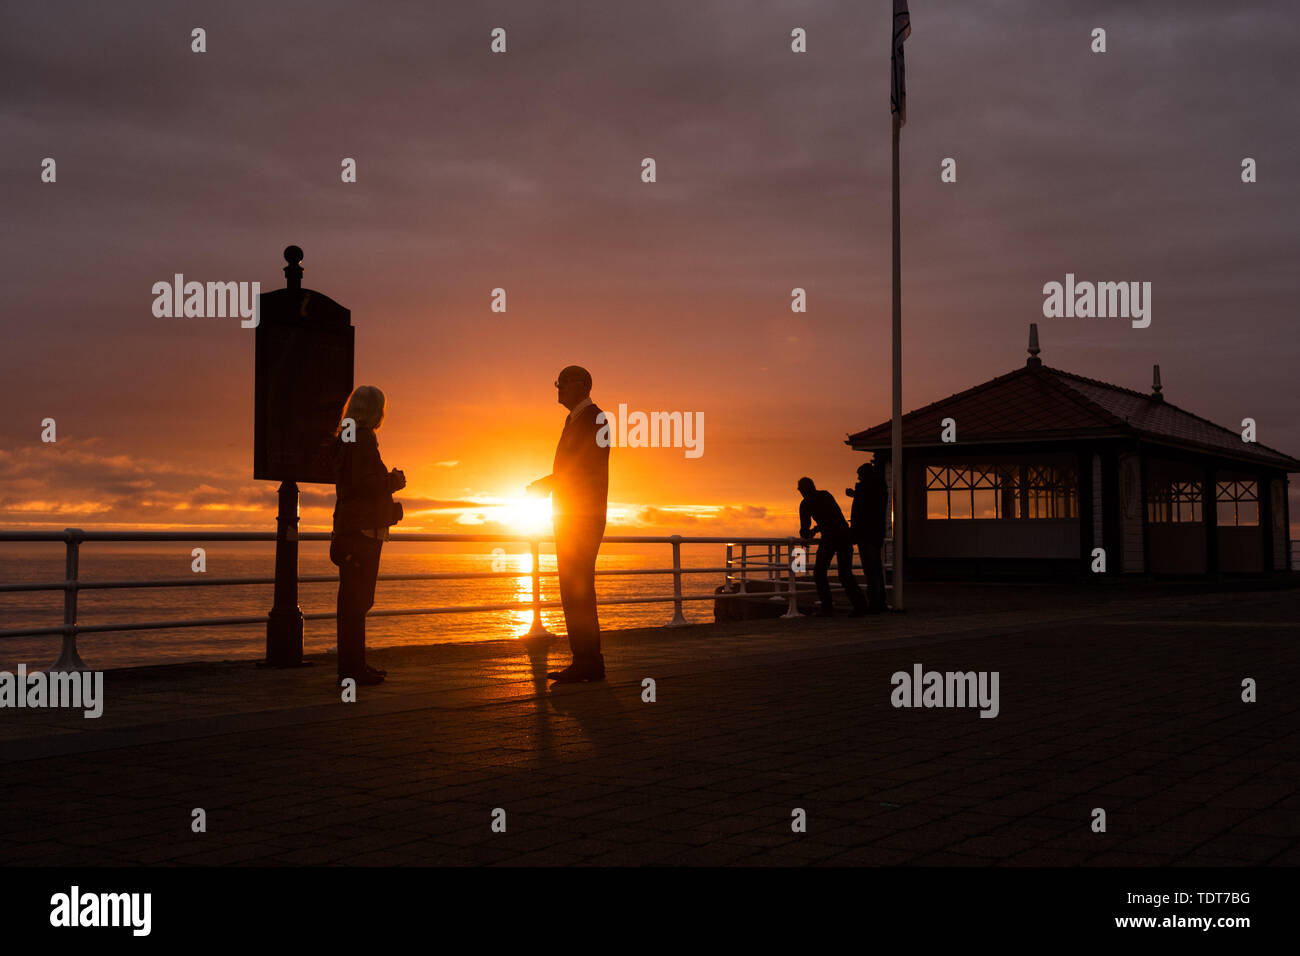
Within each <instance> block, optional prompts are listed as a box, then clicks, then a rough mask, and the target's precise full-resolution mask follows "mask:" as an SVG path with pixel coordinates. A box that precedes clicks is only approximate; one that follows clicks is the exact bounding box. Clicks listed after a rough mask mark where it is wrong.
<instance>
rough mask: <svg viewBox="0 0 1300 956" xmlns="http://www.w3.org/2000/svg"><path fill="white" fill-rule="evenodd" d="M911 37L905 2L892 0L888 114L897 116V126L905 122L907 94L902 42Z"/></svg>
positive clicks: (910, 24) (910, 26)
mask: <svg viewBox="0 0 1300 956" xmlns="http://www.w3.org/2000/svg"><path fill="white" fill-rule="evenodd" d="M911 35H912V21H911V18H910V17H909V16H908V13H907V0H894V45H893V47H892V48H891V51H890V54H889V65H890V81H891V82H890V88H889V112H890V113H891V114H893V113H897V114H898V125H899V126H902V125H903V124H904V123H906V122H907V92H906V91H905V90H904V89H903V41H904V40H906V39H907V38H908V37H909V36H911Z"/></svg>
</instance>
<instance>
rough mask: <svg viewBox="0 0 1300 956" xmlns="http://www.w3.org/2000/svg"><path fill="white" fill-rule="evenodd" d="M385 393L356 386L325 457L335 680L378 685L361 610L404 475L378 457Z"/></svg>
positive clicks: (366, 606)
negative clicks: (333, 569) (335, 588)
mask: <svg viewBox="0 0 1300 956" xmlns="http://www.w3.org/2000/svg"><path fill="white" fill-rule="evenodd" d="M384 404H385V400H384V393H383V392H381V391H380V390H379V389H377V388H375V387H374V386H373V385H360V386H358V387H357V388H356V389H355V390H354V391H353V392H352V394H351V395H350V396H348V401H347V405H346V406H344V409H343V416H342V418H341V420H340V421H339V427H338V430H337V431H336V432H335V435H334V442H333V444H332V445H331V446H330V460H331V462H332V464H333V469H334V487H335V491H336V493H337V496H338V500H337V502H336V503H335V505H334V533H333V534H332V535H331V536H330V560H331V561H333V562H334V563H335V564H336V565H338V568H339V601H338V635H339V638H338V639H339V680H342V679H343V678H345V677H351V678H353V679H355V680H356V682H357V683H358V684H378V683H380V682H381V681H383V679H384V676H385V673H386V672H385V671H383V670H380V669H378V668H375V667H368V666H367V665H366V612H367V611H369V610H370V608H371V607H372V606H373V605H374V603H375V580H376V578H377V577H378V576H379V552H380V550H381V549H382V548H383V546H384V541H385V540H387V538H388V528H389V526H390V525H394V524H396V523H397V522H399V521H401V520H402V506H401V504H400V503H398V502H395V501H393V492H394V491H398V490H399V489H401V488H404V487H406V476H405V475H403V474H402V473H401V472H400V471H398V470H397V469H396V468H394V469H393V470H392V471H389V470H388V469H387V468H385V467H384V462H383V460H382V459H381V458H380V457H379V440H378V438H376V436H375V430H376V429H377V428H379V426H380V425H381V424H382V423H383V421H384Z"/></svg>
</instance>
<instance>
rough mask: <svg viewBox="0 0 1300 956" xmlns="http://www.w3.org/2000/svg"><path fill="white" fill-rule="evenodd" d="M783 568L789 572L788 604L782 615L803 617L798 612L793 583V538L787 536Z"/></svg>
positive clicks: (796, 596) (797, 597)
mask: <svg viewBox="0 0 1300 956" xmlns="http://www.w3.org/2000/svg"><path fill="white" fill-rule="evenodd" d="M786 541H787V542H788V543H787V544H786V562H785V569H786V571H787V572H789V574H790V606H789V607H787V608H786V611H785V613H784V614H782V615H781V616H782V617H803V615H802V614H800V613H799V594H798V591H797V590H796V588H795V584H794V538H787V539H786Z"/></svg>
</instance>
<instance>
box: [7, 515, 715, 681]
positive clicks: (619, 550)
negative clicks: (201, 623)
mask: <svg viewBox="0 0 1300 956" xmlns="http://www.w3.org/2000/svg"><path fill="white" fill-rule="evenodd" d="M203 546H204V547H205V548H206V550H207V572H206V575H207V577H209V578H239V577H271V576H272V575H273V574H274V545H273V544H271V543H269V542H268V543H266V544H260V543H259V544H247V543H242V542H237V543H222V542H208V543H207V544H205V545H203ZM192 547H193V545H189V544H184V545H182V544H177V545H167V544H164V545H159V544H157V543H152V542H151V543H142V544H139V545H131V544H96V543H89V544H83V545H82V547H81V561H80V564H81V568H80V575H79V577H80V579H81V580H83V581H118V580H145V579H177V578H191V577H192V578H195V579H198V578H199V577H200V575H198V574H196V573H195V572H193V571H192V570H191V567H190V565H191V561H192V559H191V557H190V550H191V548H192ZM436 547H438V546H436V545H430V544H423V543H412V544H400V543H394V542H389V543H387V544H385V545H384V552H383V558H382V561H381V564H380V569H379V573H380V576H381V578H382V576H383V575H385V574H419V573H434V572H438V573H459V572H483V571H491V570H493V568H492V561H493V556H492V554H491V553H490V549H486V548H485V549H482V550H479V551H476V552H473V553H466V552H465V551H463V550H462V551H451V550H446V551H438V550H432V549H434V548H436ZM455 547H458V548H462V549H463V548H466V547H471V546H469V545H457V546H455ZM504 562H505V563H504V566H503V567H501V568H499V570H505V571H511V572H515V573H517V574H518V577H511V578H497V579H488V580H478V581H383V580H380V582H379V586H378V588H377V589H376V595H375V610H379V609H395V608H418V607H437V606H447V605H482V604H502V603H507V602H518V604H519V608H518V609H517V610H509V611H494V612H478V613H469V614H430V615H418V616H409V617H408V616H403V617H371V618H369V620H368V624H367V637H366V645H367V646H368V647H391V646H396V645H403V644H436V643H444V642H464V641H483V640H501V639H504V638H513V637H518V636H521V635H523V634H525V633H527V631H528V629H529V627H530V626H531V624H532V610H531V607H530V602H531V600H532V597H531V595H532V578H531V576H530V573H531V569H532V557H531V555H530V554H528V553H527V552H525V553H522V554H520V553H513V554H507V555H506V557H505V558H504ZM724 563H725V551H724V546H722V545H696V546H686V545H684V546H683V547H682V565H683V567H695V568H703V567H721V566H722V565H723V564H724ZM541 565H542V571H543V572H545V571H554V570H555V556H554V555H553V554H547V553H545V551H543V553H542V556H541ZM63 567H64V558H63V546H62V545H61V544H55V545H47V544H44V543H41V544H21V545H20V544H5V545H0V582H4V583H32V582H55V581H61V580H62V578H63ZM597 567H598V569H599V570H632V569H655V568H671V567H672V552H671V549H670V548H669V547H668V546H667V545H658V546H655V545H606V546H605V547H604V548H602V549H601V554H600V559H599V562H598V565H597ZM299 572H300V574H301V575H304V576H310V575H337V573H338V570H337V568H335V567H334V565H332V564H331V563H330V561H329V544H328V542H315V541H311V542H303V543H302V544H301V546H300V555H299ZM722 579H723V575H722V574H721V573H716V574H698V575H689V576H686V577H684V578H683V591H684V593H686V594H706V593H712V591H713V589H714V588H715V587H716V586H717V585H719V584H721V583H722ZM336 581H337V579H335V582H333V583H319V584H303V585H300V588H299V606H300V607H301V608H302V611H303V613H304V614H310V613H313V612H322V611H325V612H333V611H334V607H335V599H336V595H337V591H338V585H337V583H336ZM596 590H597V594H598V595H599V597H600V598H601V600H606V599H609V598H620V597H634V596H654V595H665V596H667V595H671V594H672V575H671V574H654V575H640V574H637V575H621V574H620V575H609V576H601V577H597V579H596ZM271 591H272V588H271V585H269V584H258V585H238V586H232V587H223V586H214V587H185V588H180V587H174V588H152V589H123V590H118V589H112V590H88V591H82V592H80V596H79V598H78V614H77V621H78V623H79V624H109V623H119V622H144V621H173V620H181V619H190V618H210V617H223V616H245V615H259V616H264V615H265V614H266V612H267V611H268V610H269V609H270V607H271ZM542 599H543V600H558V599H559V593H558V586H557V583H556V579H555V578H549V579H548V578H545V577H543V578H542ZM685 614H686V618H687V620H689V621H692V622H708V621H711V620H712V619H713V604H712V602H711V601H695V602H687V603H686V605H685ZM671 617H672V604H671V603H667V604H663V603H661V604H631V605H612V606H603V607H601V609H600V620H601V626H602V628H607V629H616V628H630V627H646V626H656V625H661V624H664V623H667V622H668V621H669V620H670V619H671ZM542 620H543V622H544V623H545V624H546V626H547V627H548V628H550V629H551V630H553V631H555V632H556V633H563V631H564V617H563V613H562V612H561V610H560V609H559V608H558V607H557V608H554V609H543V611H542ZM62 623H63V592H62V591H45V592H34V593H0V630H5V629H11V628H25V627H46V626H58V625H61V624H62ZM60 640H61V639H60V637H59V636H58V635H51V636H45V637H18V638H5V639H3V640H0V669H3V670H13V669H14V667H16V666H17V664H18V663H19V662H23V663H26V664H28V665H29V666H31V667H36V666H47V665H49V664H51V663H53V662H54V661H55V660H56V659H57V657H58V653H59V646H60ZM304 643H305V648H306V651H307V653H318V652H321V651H326V650H332V649H333V648H334V647H335V628H334V621H333V620H319V621H310V620H309V621H307V622H306V636H305V641H304ZM265 646H266V629H265V626H264V625H260V624H259V625H238V626H219V627H188V628H170V629H164V630H151V631H135V632H109V633H97V634H83V635H80V636H79V637H78V648H79V650H80V652H81V656H82V659H83V660H84V661H85V662H86V663H87V664H88V665H89V666H91V667H93V668H95V669H97V670H98V669H105V668H111V667H129V666H136V665H141V664H163V663H174V662H178V661H198V660H245V659H246V660H252V659H257V658H260V657H262V656H263V655H264V653H265Z"/></svg>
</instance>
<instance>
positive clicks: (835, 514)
mask: <svg viewBox="0 0 1300 956" xmlns="http://www.w3.org/2000/svg"><path fill="white" fill-rule="evenodd" d="M798 487H799V494H801V495H803V501H801V502H799V537H801V538H810V537H812V536H813V535H815V534H818V533H819V532H820V534H821V536H822V541H821V544H819V545H818V546H817V564H816V565H815V566H814V567H813V580H815V581H816V582H817V596H818V597H819V598H821V603H822V609H821V611H820V616H821V617H830V616H831V615H832V614H834V613H835V606H834V604H833V603H832V602H831V585H830V582H829V581H828V580H827V577H826V572H827V570H828V569H829V568H830V566H831V559H832V558H834V559H835V564H836V569H837V570H838V572H839V576H840V584H842V585H844V593H845V594H847V595H848V597H849V603H850V604H852V605H853V615H854V616H855V617H857V616H859V615H862V614H866V613H867V601H866V598H864V597H863V596H862V591H861V590H860V589H859V588H858V582H857V581H855V580H854V579H853V538H852V537H851V536H850V535H849V523H848V522H847V521H845V520H844V512H842V511H840V506H839V504H838V503H837V502H836V500H835V496H834V495H832V494H831V493H830V492H829V491H820V490H818V488H817V486H816V485H814V484H813V480H812V479H811V478H800V479H799V485H798ZM813 521H816V522H817V526H816V527H815V528H813V529H812V530H811V531H809V524H810V523H811V522H813Z"/></svg>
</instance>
